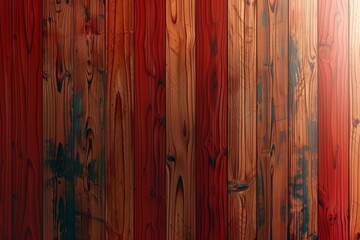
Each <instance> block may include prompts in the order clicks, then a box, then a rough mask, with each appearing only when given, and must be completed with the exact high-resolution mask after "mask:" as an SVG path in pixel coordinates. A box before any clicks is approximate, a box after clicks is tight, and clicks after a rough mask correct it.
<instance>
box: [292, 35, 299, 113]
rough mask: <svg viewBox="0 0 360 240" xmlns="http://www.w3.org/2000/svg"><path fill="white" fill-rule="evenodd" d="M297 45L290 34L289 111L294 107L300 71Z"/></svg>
mask: <svg viewBox="0 0 360 240" xmlns="http://www.w3.org/2000/svg"><path fill="white" fill-rule="evenodd" d="M298 52H299V51H298V47H297V44H296V41H295V39H294V38H293V37H292V36H290V38H289V77H290V81H289V111H290V112H291V111H292V110H293V108H294V107H296V106H294V93H295V88H296V86H297V85H298V82H299V81H298V76H299V75H300V72H301V65H300V60H299V56H298Z"/></svg>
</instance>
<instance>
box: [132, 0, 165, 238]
mask: <svg viewBox="0 0 360 240" xmlns="http://www.w3.org/2000/svg"><path fill="white" fill-rule="evenodd" d="M165 16H166V15H165V1H155V0H150V1H149V0H137V1H136V2H135V66H134V69H135V70H134V73H135V75H134V76H135V78H134V106H135V108H134V125H135V126H134V127H135V135H134V141H135V145H134V149H135V155H134V156H135V162H134V164H135V165H134V169H135V194H134V210H135V212H134V221H135V223H136V224H135V225H134V238H135V239H139V240H141V239H159V240H162V239H166V189H165V187H166V170H165V167H166V132H165V124H166V118H165V117H166V116H165V108H166V106H165V95H166V89H165V88H166V87H165V75H166V73H165V64H166V57H165V56H166V53H165V51H166V43H165V31H166V29H165V21H166V18H165Z"/></svg>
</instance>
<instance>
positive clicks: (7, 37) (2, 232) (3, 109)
mask: <svg viewBox="0 0 360 240" xmlns="http://www.w3.org/2000/svg"><path fill="white" fill-rule="evenodd" d="M11 42H12V39H11V3H10V1H2V2H1V4H0V62H1V64H0V86H1V88H0V132H1V138H0V152H1V154H0V189H1V191H0V205H1V206H8V207H1V210H0V239H11V238H12V221H11V204H12V201H11V192H12V188H11V186H12V183H11V181H12V176H11V159H12V158H11V129H12V128H11V114H12V107H11V54H12V51H11Z"/></svg>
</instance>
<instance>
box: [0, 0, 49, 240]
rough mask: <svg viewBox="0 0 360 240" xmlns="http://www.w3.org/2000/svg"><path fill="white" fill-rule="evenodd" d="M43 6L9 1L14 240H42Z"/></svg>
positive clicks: (33, 0)
mask: <svg viewBox="0 0 360 240" xmlns="http://www.w3.org/2000/svg"><path fill="white" fill-rule="evenodd" d="M41 11H42V9H41V1H39V0H26V1H25V0H14V1H12V2H11V11H10V12H11V19H8V21H7V22H9V21H10V22H11V25H10V26H11V91H10V94H11V108H12V109H14V111H11V116H10V117H11V160H10V159H9V161H11V185H12V186H11V190H12V193H11V196H9V197H11V199H12V204H11V206H6V207H8V208H11V213H12V218H11V219H8V221H12V227H13V228H12V236H11V238H12V239H41V237H42V234H41V233H42V153H41V152H42V142H41V139H42V119H41V116H42V108H41V105H42V94H41V87H42V83H41V49H42V38H41Z"/></svg>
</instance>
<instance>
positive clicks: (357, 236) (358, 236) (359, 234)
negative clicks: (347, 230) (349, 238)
mask: <svg viewBox="0 0 360 240" xmlns="http://www.w3.org/2000/svg"><path fill="white" fill-rule="evenodd" d="M356 239H358V240H360V232H357V233H356Z"/></svg>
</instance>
